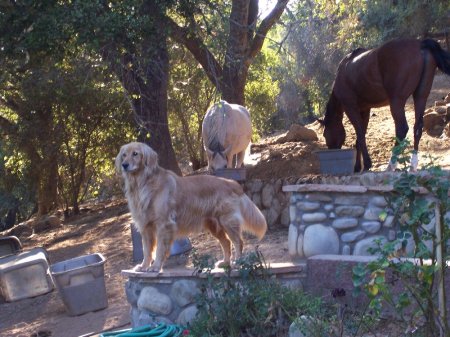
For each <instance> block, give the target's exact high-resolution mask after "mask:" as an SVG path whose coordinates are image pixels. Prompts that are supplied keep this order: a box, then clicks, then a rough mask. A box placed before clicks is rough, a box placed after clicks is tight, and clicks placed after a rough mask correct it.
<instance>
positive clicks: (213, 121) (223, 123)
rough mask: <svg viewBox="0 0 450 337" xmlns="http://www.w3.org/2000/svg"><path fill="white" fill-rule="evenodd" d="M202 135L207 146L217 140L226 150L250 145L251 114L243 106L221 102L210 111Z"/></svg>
mask: <svg viewBox="0 0 450 337" xmlns="http://www.w3.org/2000/svg"><path fill="white" fill-rule="evenodd" d="M202 133H203V138H204V141H205V142H206V144H208V143H209V142H208V141H211V140H212V139H213V138H215V139H216V140H217V141H218V142H219V143H220V144H221V145H222V146H223V147H224V148H227V147H228V145H230V144H231V145H233V146H235V145H236V144H237V143H246V144H247V145H248V142H249V141H250V139H251V134H252V125H251V120H250V113H249V112H248V110H247V109H246V108H244V107H243V106H241V105H238V104H230V103H228V102H226V101H220V102H219V103H216V104H214V105H213V106H212V107H211V108H209V109H208V111H207V113H206V115H205V118H204V120H203V129H202ZM236 146H238V147H242V146H243V145H242V146H239V145H236ZM245 147H246V146H245Z"/></svg>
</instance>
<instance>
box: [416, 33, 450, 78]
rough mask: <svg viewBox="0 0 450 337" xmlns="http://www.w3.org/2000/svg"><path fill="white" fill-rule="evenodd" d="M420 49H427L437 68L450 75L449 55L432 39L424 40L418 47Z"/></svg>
mask: <svg viewBox="0 0 450 337" xmlns="http://www.w3.org/2000/svg"><path fill="white" fill-rule="evenodd" d="M420 48H421V49H427V50H429V51H430V53H431V54H432V55H433V57H434V60H435V61H436V65H437V67H438V68H439V69H440V70H441V71H442V72H444V73H446V74H447V75H450V53H449V52H447V51H445V50H444V49H442V48H441V46H440V44H439V43H438V42H437V41H435V40H432V39H425V40H423V41H422V43H421V45H420Z"/></svg>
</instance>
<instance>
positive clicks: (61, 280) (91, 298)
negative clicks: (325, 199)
mask: <svg viewBox="0 0 450 337" xmlns="http://www.w3.org/2000/svg"><path fill="white" fill-rule="evenodd" d="M105 261H106V260H105V258H104V257H103V255H102V254H100V253H95V254H90V255H84V256H80V257H76V258H73V259H70V260H66V261H62V262H58V263H55V264H52V265H51V268H50V269H51V272H52V276H53V279H54V281H55V284H56V288H57V289H58V292H59V294H60V295H61V299H62V301H63V303H64V305H65V307H66V309H67V312H68V314H69V315H71V316H76V315H81V314H84V313H87V312H90V311H97V310H100V309H104V308H106V307H107V306H108V297H107V295H106V287H105V271H104V264H105Z"/></svg>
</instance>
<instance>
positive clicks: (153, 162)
mask: <svg viewBox="0 0 450 337" xmlns="http://www.w3.org/2000/svg"><path fill="white" fill-rule="evenodd" d="M142 157H143V158H142V159H143V161H144V165H145V166H146V167H149V168H151V169H153V168H155V167H156V166H158V154H157V153H156V152H155V151H153V149H152V148H151V147H150V146H148V145H147V144H142Z"/></svg>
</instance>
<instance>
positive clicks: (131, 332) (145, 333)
mask: <svg viewBox="0 0 450 337" xmlns="http://www.w3.org/2000/svg"><path fill="white" fill-rule="evenodd" d="M183 331H184V329H183V328H182V327H181V326H179V325H175V324H169V325H168V324H165V323H160V324H158V325H157V326H156V327H155V326H151V325H145V326H141V327H138V328H134V329H124V330H118V331H111V332H105V333H102V334H101V335H100V337H179V336H181V335H182V334H183Z"/></svg>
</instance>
